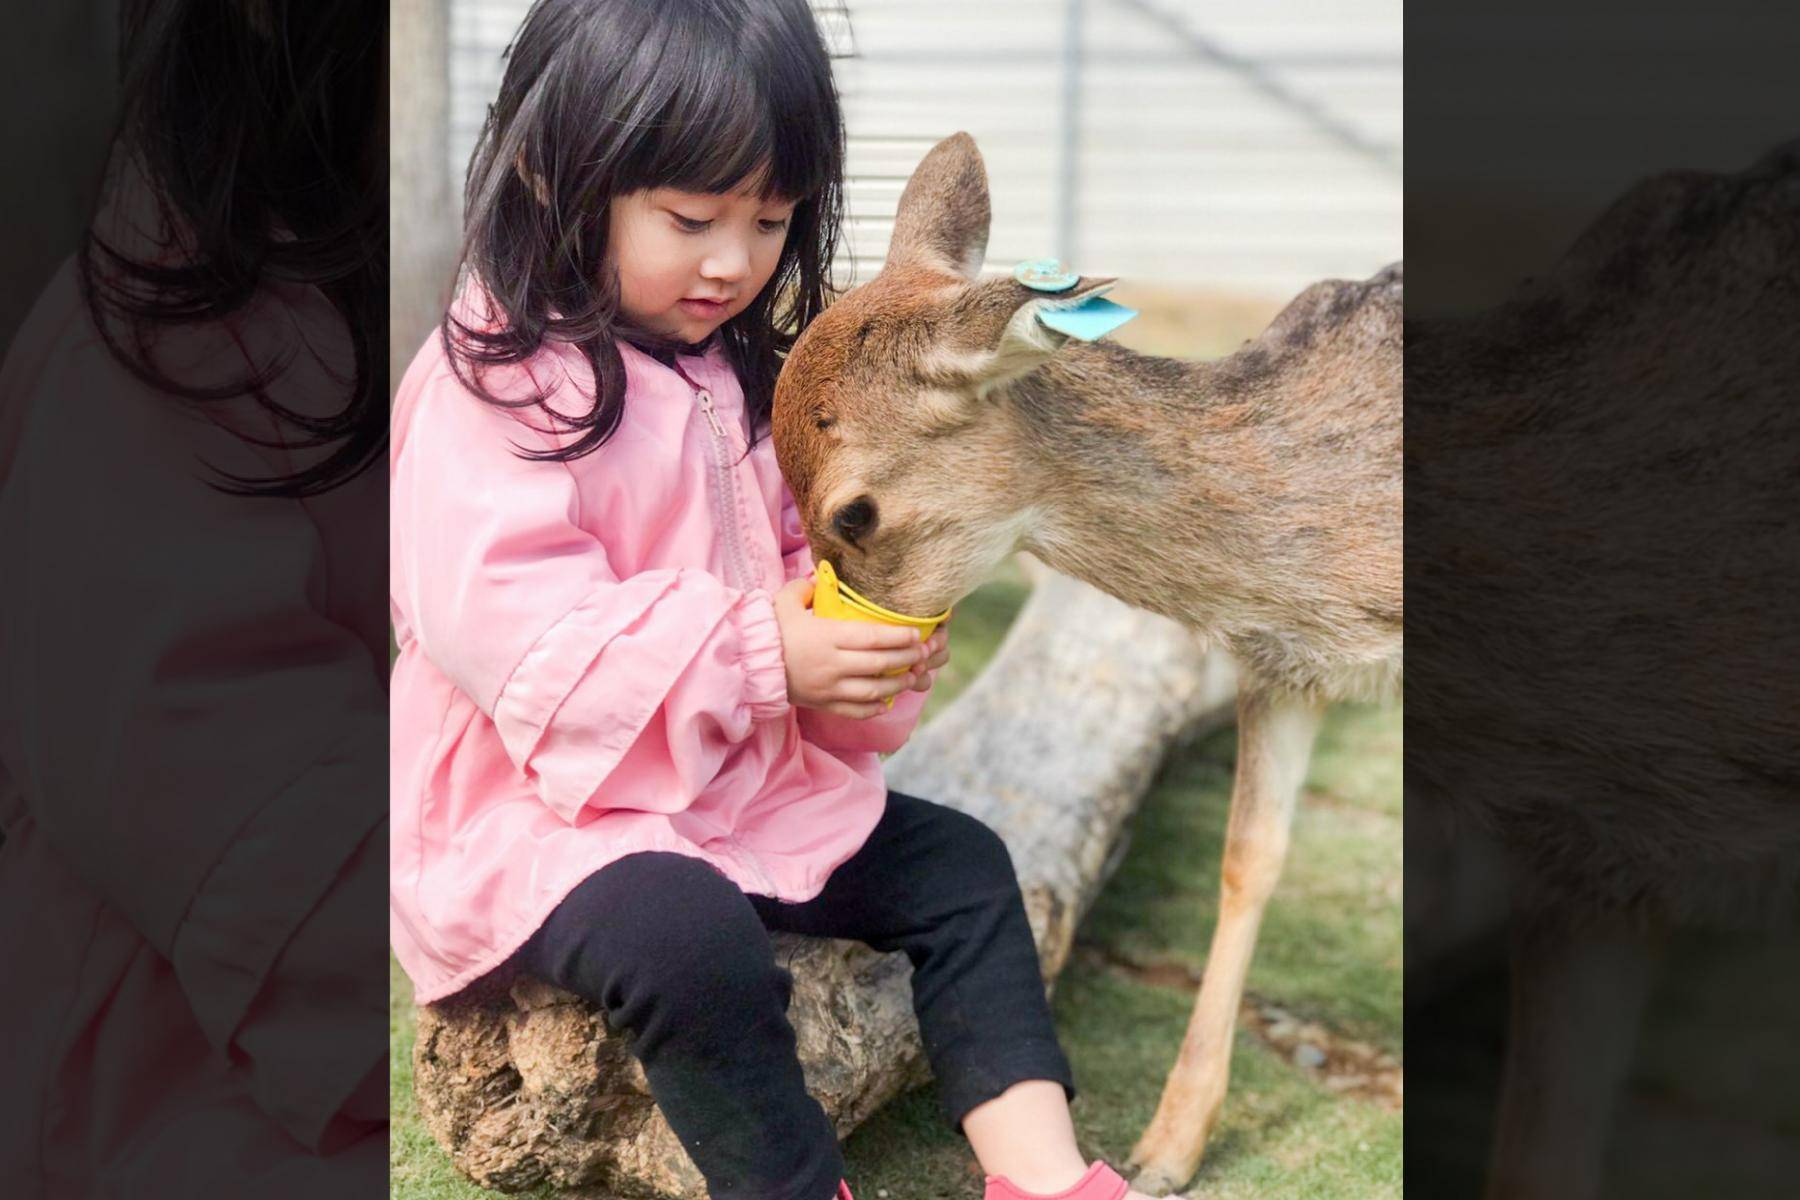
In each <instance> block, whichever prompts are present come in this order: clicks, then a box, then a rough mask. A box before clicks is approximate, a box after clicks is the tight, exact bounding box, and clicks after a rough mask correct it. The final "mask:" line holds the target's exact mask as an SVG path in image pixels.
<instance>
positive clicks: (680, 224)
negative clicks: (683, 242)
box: [669, 213, 712, 233]
mask: <svg viewBox="0 0 1800 1200" xmlns="http://www.w3.org/2000/svg"><path fill="white" fill-rule="evenodd" d="M669 215H670V216H671V217H674V218H675V228H677V229H679V230H681V232H683V233H704V232H705V231H706V227H707V226H708V225H711V224H712V222H711V221H696V220H694V219H693V218H692V217H684V216H682V215H681V214H680V213H670V214H669Z"/></svg>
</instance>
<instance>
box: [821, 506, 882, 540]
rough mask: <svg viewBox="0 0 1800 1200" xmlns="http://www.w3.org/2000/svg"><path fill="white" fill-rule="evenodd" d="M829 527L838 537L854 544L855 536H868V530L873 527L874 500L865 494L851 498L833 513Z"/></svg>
mask: <svg viewBox="0 0 1800 1200" xmlns="http://www.w3.org/2000/svg"><path fill="white" fill-rule="evenodd" d="M831 527H832V528H833V529H834V530H836V531H837V535H838V536H839V537H841V538H843V539H844V540H845V541H846V542H849V543H850V544H851V545H853V546H854V545H855V544H856V539H857V538H860V537H866V536H868V534H869V531H870V530H872V529H874V528H875V503H874V501H872V500H870V499H869V498H868V497H867V496H859V497H857V498H856V499H855V500H852V501H851V502H850V503H848V504H846V505H844V507H842V508H840V509H838V510H837V513H836V514H835V515H833V517H832V518H831Z"/></svg>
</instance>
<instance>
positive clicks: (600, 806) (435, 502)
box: [390, 336, 925, 1003]
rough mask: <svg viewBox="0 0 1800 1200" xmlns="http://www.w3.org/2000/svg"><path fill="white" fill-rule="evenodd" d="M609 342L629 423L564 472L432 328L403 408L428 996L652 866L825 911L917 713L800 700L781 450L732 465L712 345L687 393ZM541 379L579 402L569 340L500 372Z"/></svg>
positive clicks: (400, 461) (412, 803) (405, 859)
mask: <svg viewBox="0 0 1800 1200" xmlns="http://www.w3.org/2000/svg"><path fill="white" fill-rule="evenodd" d="M621 350H622V353H623V354H624V357H625V368H626V372H627V380H628V383H627V391H626V403H625V410H624V417H623V420H622V421H621V423H620V425H619V428H618V430H617V431H616V432H615V433H614V435H613V437H612V438H611V440H610V441H608V442H607V443H606V445H604V446H603V447H601V448H600V449H599V450H597V451H595V452H594V453H592V454H589V455H587V456H585V457H582V458H578V459H575V460H574V461H572V462H568V463H561V462H533V461H530V460H528V459H525V458H521V457H519V455H518V453H517V452H516V451H515V449H514V447H515V446H517V447H519V448H522V449H527V450H542V449H546V448H549V447H551V446H552V445H553V444H555V442H553V440H552V438H551V437H550V436H547V435H545V434H543V433H541V432H538V431H537V430H535V429H534V428H532V427H531V426H542V425H544V424H545V419H544V417H543V414H542V413H538V412H535V411H534V410H532V409H529V408H526V409H519V410H503V409H501V408H498V407H496V406H494V405H492V404H489V403H487V402H485V401H483V400H481V399H478V398H477V397H475V396H474V395H472V394H470V393H469V392H468V391H467V390H466V389H465V388H464V387H463V386H462V385H461V383H460V382H459V381H458V380H457V379H456V377H455V376H454V374H453V373H452V371H451V368H450V365H449V363H448V362H447V360H446V359H445V357H444V354H443V351H442V348H441V346H440V344H439V341H438V339H437V338H436V337H435V336H434V337H432V338H431V339H429V340H428V342H427V343H426V345H425V347H424V348H423V349H422V350H421V351H420V352H419V354H418V356H417V357H416V358H415V359H414V360H413V363H412V366H411V368H410V369H409V370H408V371H407V373H406V376H405V378H404V379H403V380H402V381H401V384H400V390H399V393H398V395H397V397H396V399H395V405H394V417H393V447H392V458H391V469H392V473H391V488H392V509H391V511H392V529H391V555H390V561H391V564H392V565H391V586H390V601H391V609H392V616H393V623H394V635H395V638H396V641H397V643H398V646H399V657H398V659H397V661H396V662H395V664H394V672H393V680H392V699H391V712H392V772H393V779H392V790H391V794H392V805H393V831H392V843H391V863H390V866H391V872H390V878H391V883H390V900H391V917H392V920H391V934H392V941H393V946H394V952H395V954H396V956H397V957H398V958H399V960H400V963H401V965H402V966H403V967H404V968H405V969H406V972H407V974H408V975H409V976H411V978H412V981H413V985H414V988H415V998H416V999H417V1000H418V1001H419V1002H421V1003H424V1002H428V1001H432V1000H436V999H439V998H441V997H443V996H447V995H449V994H451V993H453V992H455V991H456V990H458V989H459V988H461V987H463V986H464V985H466V984H468V983H469V982H471V981H473V980H474V979H476V978H478V977H480V976H481V975H482V974H484V973H485V972H487V971H488V970H490V969H492V968H493V967H495V966H496V965H498V964H499V963H500V962H501V961H503V960H504V959H505V958H506V957H507V955H509V954H510V953H511V952H512V951H513V950H514V949H516V948H517V947H518V946H519V945H520V944H521V943H522V942H524V941H525V939H526V938H527V937H529V936H530V935H531V933H532V932H533V931H534V930H536V929H537V928H538V927H539V926H540V925H541V924H542V923H543V921H544V919H545V918H546V917H547V916H548V915H549V913H550V911H551V909H553V908H554V907H555V906H556V905H557V903H558V902H559V901H561V900H562V898H563V897H564V896H566V895H567V894H568V893H569V891H570V890H571V889H572V888H574V887H575V885H576V884H578V883H580V882H581V881H582V880H583V879H585V878H586V877H587V876H588V875H590V874H592V873H593V872H594V871H597V870H599V869H600V868H601V867H603V866H605V865H606V864H608V863H610V862H613V861H614V860H616V859H619V858H622V857H623V856H625V855H627V854H632V853H635V852H638V851H645V850H663V851H673V852H675V853H677V854H685V855H689V856H691V857H694V858H699V859H703V860H704V861H706V862H709V863H711V864H712V865H713V866H714V867H715V868H717V869H718V870H719V871H720V872H722V873H723V874H724V875H725V876H726V877H727V878H729V879H731V880H732V881H733V882H735V883H736V884H737V885H738V886H739V887H741V888H742V889H743V890H744V891H745V892H747V893H756V894H759V895H765V896H776V897H779V898H781V899H784V900H790V901H794V900H805V899H810V898H812V897H813V896H816V895H817V894H818V893H819V891H820V889H821V888H823V887H824V884H825V881H826V879H827V877H829V876H830V874H831V872H832V870H833V869H834V868H835V867H837V865H838V864H839V863H841V862H843V861H844V860H845V859H847V858H848V857H850V855H851V854H853V853H854V852H855V851H856V850H857V849H858V848H859V847H861V845H862V844H863V842H864V840H865V839H866V838H867V837H868V834H869V832H870V830H872V829H873V828H874V826H875V822H876V821H877V820H878V819H879V818H880V816H881V813H882V810H883V807H884V805H885V803H886V795H887V793H886V787H885V785H884V783H883V781H882V772H881V761H880V758H879V754H880V753H881V752H886V751H892V750H895V749H897V748H898V747H899V746H900V745H901V744H902V743H903V742H905V740H906V738H907V736H908V735H909V734H910V733H911V731H912V729H913V726H914V725H915V724H916V723H917V721H918V716H919V710H920V708H921V707H922V706H923V704H924V700H925V697H924V694H923V693H920V692H911V691H908V692H903V693H902V694H901V696H900V697H899V698H898V699H897V700H896V701H895V702H894V706H893V708H892V709H891V710H889V711H887V712H886V713H884V714H882V715H880V716H877V717H874V718H871V719H869V720H867V721H856V720H851V719H848V718H840V717H834V716H831V715H829V714H825V713H821V712H819V711H817V710H813V709H795V708H792V707H790V706H789V704H788V698H787V684H786V680H787V675H786V669H785V666H784V664H783V659H782V653H781V637H780V631H779V627H778V626H777V624H776V621H775V613H774V608H773V606H772V603H771V596H772V593H773V592H774V591H776V590H777V589H779V588H780V587H781V585H782V584H783V583H784V582H785V581H787V580H789V579H792V578H794V577H796V576H802V575H807V574H810V572H811V570H812V558H811V554H810V552H809V550H808V548H807V545H806V541H805V539H804V537H803V536H802V535H801V532H800V527H799V520H798V517H797V515H796V512H795V508H794V503H793V499H792V497H791V496H790V495H789V493H788V490H787V487H786V485H785V484H784V483H783V482H782V479H781V474H780V472H779V470H778V469H777V467H776V464H775V455H774V449H773V446H772V444H771V443H770V441H769V440H768V439H767V438H766V437H765V438H764V439H763V440H762V441H761V442H759V443H758V445H757V446H756V448H755V449H754V450H753V451H752V452H751V453H750V455H749V456H748V458H747V459H745V458H743V453H744V446H745V444H746V442H747V437H746V432H747V431H746V420H745V413H744V402H743V394H742V391H741V389H740V388H739V385H738V382H737V379H736V377H735V376H734V375H733V373H732V371H731V369H730V366H729V365H728V363H727V362H726V360H725V358H724V356H723V354H722V352H720V351H719V350H717V349H716V348H715V349H714V350H712V351H711V352H709V353H708V354H706V355H705V356H704V357H689V358H684V359H682V360H680V364H681V368H682V370H683V371H685V372H686V373H687V375H688V376H689V377H691V378H692V380H693V381H694V383H695V384H697V385H698V386H697V387H690V386H689V385H688V383H687V382H686V381H684V380H683V379H682V377H681V375H679V374H678V373H676V372H675V371H672V370H670V369H669V368H667V367H665V366H663V365H662V364H661V363H659V362H658V361H656V360H655V359H654V358H651V357H650V356H648V355H646V354H644V353H642V352H640V351H639V350H637V349H635V348H634V347H632V346H630V345H625V344H621ZM526 374H529V375H530V376H531V377H532V378H534V379H537V380H541V381H544V382H545V383H546V384H548V385H549V386H551V387H552V388H553V391H552V400H551V403H552V404H553V405H555V406H556V407H557V408H558V409H559V410H564V411H581V410H584V409H585V408H586V406H587V402H586V401H585V400H584V399H582V398H581V397H580V395H579V394H578V393H576V392H574V391H572V390H571V389H572V387H574V386H577V385H578V386H579V388H580V392H583V393H586V392H590V391H591V387H592V384H591V378H592V377H591V374H590V373H589V371H588V369H587V366H586V364H585V362H584V361H583V359H582V358H581V355H580V354H579V352H578V351H576V350H575V349H574V348H572V347H568V346H558V347H550V348H546V349H545V350H543V351H541V352H540V353H539V354H538V355H537V356H536V357H535V358H534V359H533V360H532V361H531V362H530V363H529V364H527V365H526V367H524V368H516V369H514V372H513V375H512V381H511V382H509V381H508V380H507V379H506V378H505V377H503V376H497V375H492V374H491V375H490V376H489V378H488V379H487V381H486V382H487V384H488V387H489V389H490V390H491V391H495V392H496V393H498V394H503V395H511V394H514V393H513V392H512V390H511V389H512V388H514V387H517V386H520V385H522V383H523V377H524V376H525V375H526ZM565 400H566V401H567V403H566V404H565ZM709 408H710V411H709ZM527 422H529V423H530V424H529V425H528V424H527Z"/></svg>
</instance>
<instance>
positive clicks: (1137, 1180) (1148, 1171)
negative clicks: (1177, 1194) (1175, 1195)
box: [1131, 1163, 1193, 1196]
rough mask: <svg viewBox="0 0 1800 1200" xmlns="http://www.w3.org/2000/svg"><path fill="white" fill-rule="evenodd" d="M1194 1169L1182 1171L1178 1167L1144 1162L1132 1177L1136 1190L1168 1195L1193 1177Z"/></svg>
mask: <svg viewBox="0 0 1800 1200" xmlns="http://www.w3.org/2000/svg"><path fill="white" fill-rule="evenodd" d="M1192 1175H1193V1172H1192V1171H1182V1170H1181V1169H1180V1168H1178V1167H1170V1166H1166V1165H1162V1164H1159V1163H1144V1164H1142V1165H1140V1166H1139V1167H1138V1169H1137V1173H1136V1174H1135V1175H1133V1176H1132V1177H1131V1186H1132V1189H1133V1190H1134V1191H1139V1192H1143V1193H1144V1194H1145V1195H1149V1196H1167V1195H1168V1194H1169V1193H1171V1192H1173V1191H1175V1190H1176V1189H1177V1188H1179V1187H1180V1186H1181V1185H1182V1184H1184V1183H1186V1182H1187V1181H1188V1179H1189V1178H1190V1177H1192Z"/></svg>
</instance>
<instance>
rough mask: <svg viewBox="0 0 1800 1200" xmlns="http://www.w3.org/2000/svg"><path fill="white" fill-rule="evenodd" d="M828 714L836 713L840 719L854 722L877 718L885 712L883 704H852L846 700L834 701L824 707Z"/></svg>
mask: <svg viewBox="0 0 1800 1200" xmlns="http://www.w3.org/2000/svg"><path fill="white" fill-rule="evenodd" d="M825 711H826V712H828V713H836V714H837V715H838V716H840V717H849V718H851V719H852V720H856V721H866V720H868V719H869V718H870V717H874V716H879V715H880V714H881V713H883V712H885V711H887V705H885V704H879V703H877V704H852V703H850V702H849V701H847V700H834V701H832V702H831V703H830V704H827V705H826V706H825Z"/></svg>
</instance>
